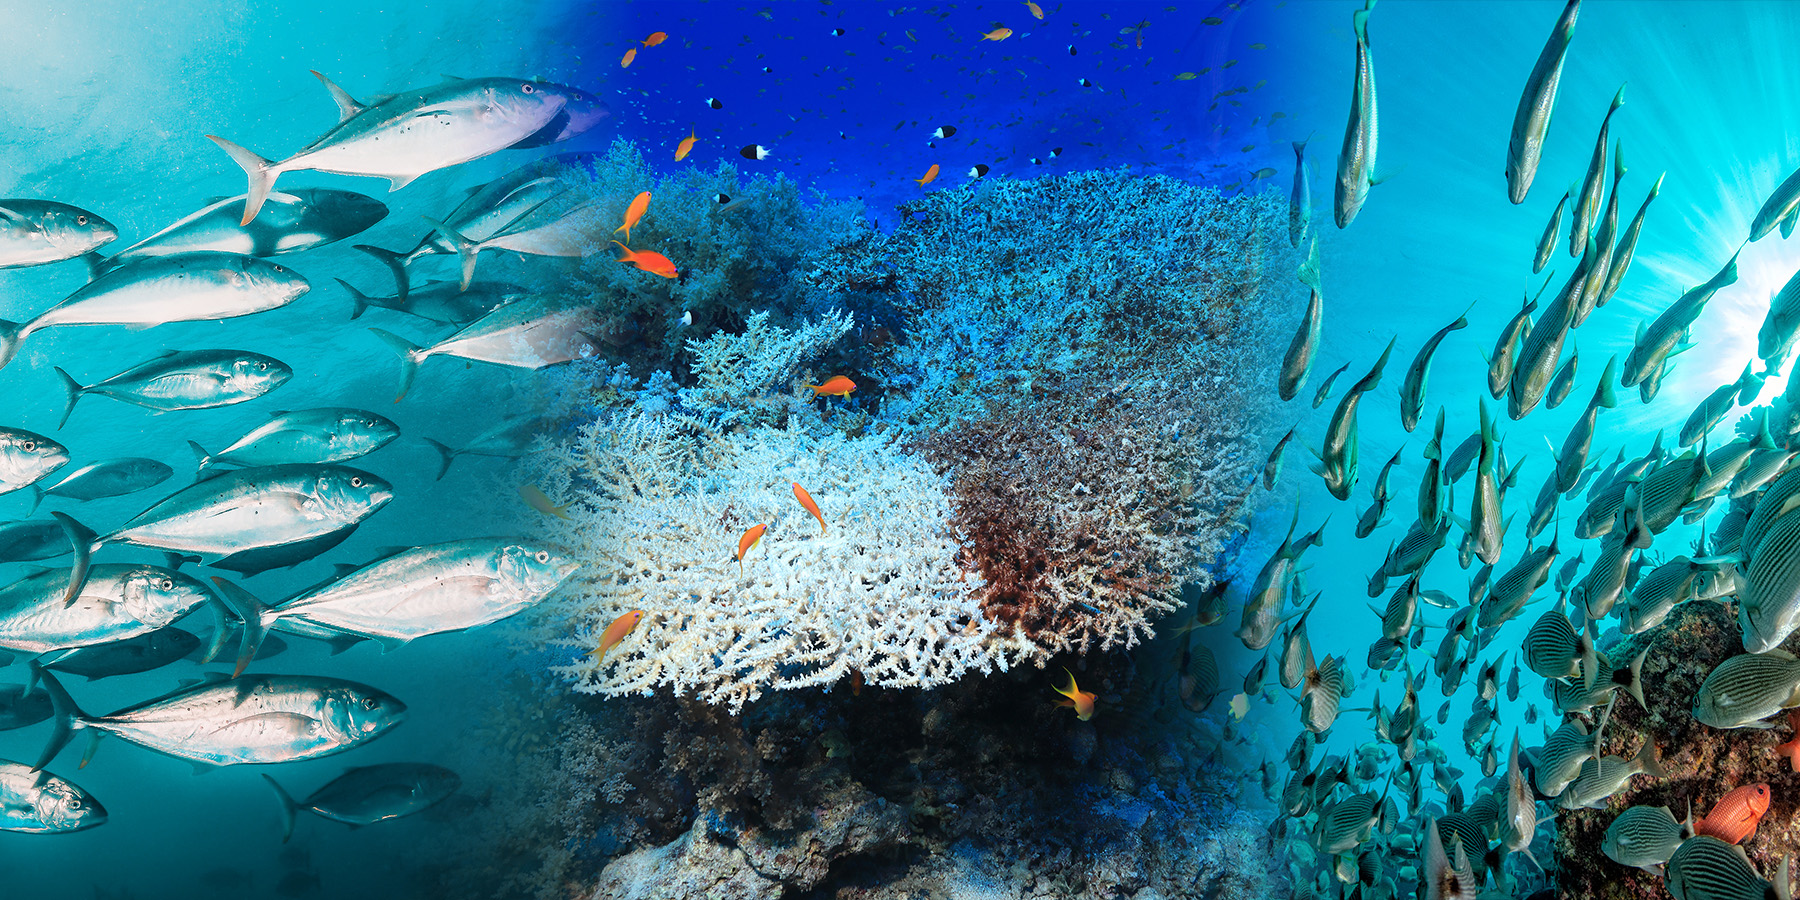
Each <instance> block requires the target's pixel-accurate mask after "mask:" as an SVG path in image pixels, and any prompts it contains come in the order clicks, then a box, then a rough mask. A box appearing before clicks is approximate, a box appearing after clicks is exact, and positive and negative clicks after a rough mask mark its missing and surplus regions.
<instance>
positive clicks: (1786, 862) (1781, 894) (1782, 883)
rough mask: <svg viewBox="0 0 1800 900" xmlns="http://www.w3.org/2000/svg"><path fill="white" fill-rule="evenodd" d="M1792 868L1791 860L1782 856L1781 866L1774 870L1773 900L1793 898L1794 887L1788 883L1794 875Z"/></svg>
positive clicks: (1791, 899)
mask: <svg viewBox="0 0 1800 900" xmlns="http://www.w3.org/2000/svg"><path fill="white" fill-rule="evenodd" d="M1793 868H1794V865H1793V860H1791V859H1788V858H1787V857H1785V856H1784V857H1782V859H1781V867H1780V868H1778V869H1776V870H1775V884H1774V885H1773V887H1774V888H1775V900H1794V895H1793V890H1794V889H1793V887H1792V885H1791V884H1790V883H1789V882H1790V881H1792V880H1793V877H1794V874H1793Z"/></svg>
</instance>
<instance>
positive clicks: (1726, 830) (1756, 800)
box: [1694, 784, 1769, 844]
mask: <svg viewBox="0 0 1800 900" xmlns="http://www.w3.org/2000/svg"><path fill="white" fill-rule="evenodd" d="M1768 811H1769V786H1768V785H1766V784H1746V785H1744V786H1743V787H1740V788H1734V789H1732V790H1731V791H1729V792H1727V793H1726V794H1725V796H1723V797H1720V798H1719V802H1717V803H1715V804H1713V808H1712V812H1709V813H1707V814H1706V818H1704V819H1701V820H1700V822H1699V824H1698V825H1695V826H1694V831H1695V832H1696V833H1698V834H1709V835H1712V836H1713V837H1716V838H1718V839H1719V840H1721V841H1724V842H1726V843H1728V844H1741V843H1743V842H1744V839H1745V838H1748V837H1749V836H1750V835H1752V834H1755V833H1756V825H1757V823H1759V822H1761V821H1762V817H1763V815H1764V814H1765V813H1767V812H1768Z"/></svg>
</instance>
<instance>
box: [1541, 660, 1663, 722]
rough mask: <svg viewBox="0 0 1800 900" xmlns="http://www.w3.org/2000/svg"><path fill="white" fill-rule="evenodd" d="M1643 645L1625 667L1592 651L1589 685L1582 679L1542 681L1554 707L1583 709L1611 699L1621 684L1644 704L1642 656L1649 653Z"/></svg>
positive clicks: (1572, 710)
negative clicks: (1591, 684)
mask: <svg viewBox="0 0 1800 900" xmlns="http://www.w3.org/2000/svg"><path fill="white" fill-rule="evenodd" d="M1649 653H1650V648H1648V647H1646V648H1644V650H1643V651H1642V652H1640V653H1638V655H1637V657H1636V658H1634V659H1633V660H1632V661H1631V665H1629V666H1627V667H1626V668H1623V669H1619V668H1615V667H1614V666H1613V664H1612V661H1611V660H1609V659H1607V658H1606V654H1604V653H1600V654H1596V656H1595V658H1594V665H1595V670H1594V683H1593V686H1592V687H1589V686H1587V685H1586V684H1585V683H1584V682H1576V681H1552V682H1550V683H1549V684H1547V685H1545V688H1546V693H1548V694H1549V696H1550V700H1551V702H1553V703H1555V704H1556V708H1557V709H1558V710H1559V711H1561V712H1563V713H1565V714H1567V713H1578V712H1587V711H1588V710H1590V709H1593V708H1594V707H1596V706H1599V705H1600V704H1602V703H1606V702H1608V701H1609V700H1611V699H1612V696H1613V693H1614V692H1616V691H1617V690H1618V689H1619V688H1624V689H1625V693H1627V694H1630V695H1631V697H1632V699H1634V700H1636V701H1637V702H1638V706H1639V707H1644V706H1645V703H1644V660H1645V658H1646V657H1647V656H1648V655H1649Z"/></svg>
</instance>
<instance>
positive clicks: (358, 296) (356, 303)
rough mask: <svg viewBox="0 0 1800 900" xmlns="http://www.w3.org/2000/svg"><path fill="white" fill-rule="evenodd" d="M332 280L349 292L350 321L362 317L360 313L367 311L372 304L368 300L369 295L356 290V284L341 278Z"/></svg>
mask: <svg viewBox="0 0 1800 900" xmlns="http://www.w3.org/2000/svg"><path fill="white" fill-rule="evenodd" d="M333 280H335V281H336V282H337V283H338V284H341V285H343V286H344V290H346V291H349V292H350V321H352V322H354V321H356V320H357V319H360V318H362V314H363V313H366V312H368V311H369V307H370V306H371V305H373V304H371V303H370V302H369V295H368V294H365V293H363V292H362V291H359V290H357V289H356V285H353V284H351V283H350V282H348V281H345V280H344V279H342V278H337V279H333Z"/></svg>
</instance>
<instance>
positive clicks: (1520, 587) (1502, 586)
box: [1476, 539, 1556, 628]
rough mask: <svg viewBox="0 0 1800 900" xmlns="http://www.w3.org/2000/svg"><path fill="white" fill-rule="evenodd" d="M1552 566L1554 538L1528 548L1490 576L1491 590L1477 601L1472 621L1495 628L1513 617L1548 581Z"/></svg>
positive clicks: (1554, 553) (1521, 610) (1553, 561)
mask: <svg viewBox="0 0 1800 900" xmlns="http://www.w3.org/2000/svg"><path fill="white" fill-rule="evenodd" d="M1554 565H1556V541H1555V540H1554V539H1552V540H1551V541H1550V543H1548V544H1545V545H1544V546H1542V547H1538V548H1537V549H1535V550H1528V551H1526V552H1525V555H1524V556H1522V557H1520V558H1519V561H1518V562H1517V563H1514V564H1513V567H1512V568H1510V569H1508V570H1506V572H1505V574H1502V575H1501V576H1500V577H1499V578H1496V579H1494V586H1493V589H1492V590H1490V591H1488V595H1487V596H1486V597H1485V598H1483V599H1482V601H1481V607H1480V609H1481V613H1480V615H1479V616H1477V617H1476V624H1477V625H1479V626H1481V627H1482V628H1498V627H1500V626H1501V625H1504V624H1506V623H1507V622H1510V621H1512V620H1513V619H1514V618H1516V617H1517V616H1518V615H1519V613H1521V612H1523V611H1524V610H1525V604H1527V603H1529V602H1531V595H1532V594H1534V593H1536V592H1537V589H1538V588H1541V587H1543V586H1544V582H1546V581H1548V580H1550V568H1551V567H1552V566H1554Z"/></svg>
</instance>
